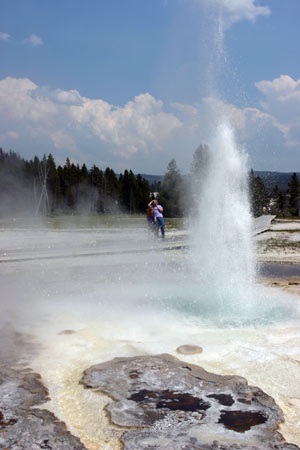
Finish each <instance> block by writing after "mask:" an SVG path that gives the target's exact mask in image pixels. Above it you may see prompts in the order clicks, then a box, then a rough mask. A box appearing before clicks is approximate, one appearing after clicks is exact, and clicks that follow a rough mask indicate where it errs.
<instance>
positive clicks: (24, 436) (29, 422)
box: [0, 366, 85, 450]
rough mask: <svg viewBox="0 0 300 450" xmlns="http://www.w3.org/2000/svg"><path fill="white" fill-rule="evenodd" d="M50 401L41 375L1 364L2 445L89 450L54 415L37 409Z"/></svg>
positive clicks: (14, 449) (14, 448)
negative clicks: (39, 405)
mask: <svg viewBox="0 0 300 450" xmlns="http://www.w3.org/2000/svg"><path fill="white" fill-rule="evenodd" d="M47 400H48V391H47V389H46V388H45V387H44V386H43V384H42V383H41V380H40V376H39V375H38V374H36V373H33V372H30V371H29V370H14V369H11V368H8V367H7V366H0V448H3V449H11V450H23V449H24V450H25V449H26V450H27V449H30V450H34V449H53V450H70V449H72V450H73V449H74V450H83V449H85V447H84V446H83V445H82V444H81V442H80V440H79V439H78V438H77V437H75V436H72V435H71V434H70V433H69V431H68V430H67V429H66V426H65V424H64V423H63V422H61V421H59V420H58V419H57V418H56V417H55V415H54V414H52V413H51V412H49V411H46V410H42V409H38V408H33V406H36V405H37V404H41V403H45V402H46V401H47Z"/></svg>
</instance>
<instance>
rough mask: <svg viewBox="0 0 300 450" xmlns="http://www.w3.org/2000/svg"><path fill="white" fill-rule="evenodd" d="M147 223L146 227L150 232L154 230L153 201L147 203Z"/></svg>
mask: <svg viewBox="0 0 300 450" xmlns="http://www.w3.org/2000/svg"><path fill="white" fill-rule="evenodd" d="M147 221H148V225H149V229H150V230H151V231H154V230H155V222H156V220H155V216H154V200H151V202H150V203H148V208H147Z"/></svg>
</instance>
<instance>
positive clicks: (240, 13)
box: [195, 0, 271, 26]
mask: <svg viewBox="0 0 300 450" xmlns="http://www.w3.org/2000/svg"><path fill="white" fill-rule="evenodd" d="M195 1H196V2H197V3H199V4H200V5H202V6H204V7H207V8H209V9H212V10H214V11H217V12H218V13H220V14H221V15H222V17H223V20H224V24H225V26H230V25H232V24H233V23H236V22H240V21H243V20H250V21H252V22H253V21H255V19H256V18H257V17H258V16H268V15H269V14H270V13H271V11H270V8H269V7H268V6H259V5H257V3H258V2H257V1H256V0H195Z"/></svg>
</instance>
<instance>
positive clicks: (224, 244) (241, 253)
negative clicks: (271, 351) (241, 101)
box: [191, 121, 255, 320]
mask: <svg viewBox="0 0 300 450" xmlns="http://www.w3.org/2000/svg"><path fill="white" fill-rule="evenodd" d="M208 157H209V159H208V163H207V167H206V170H205V171H204V173H203V175H202V177H203V180H202V184H201V187H200V189H199V190H200V192H199V193H198V196H197V199H198V208H197V210H198V216H197V217H196V218H195V219H194V220H193V221H192V224H191V228H192V237H193V239H192V247H191V249H192V264H193V266H194V271H195V273H196V274H197V279H198V282H199V286H201V291H203V292H205V293H206V294H207V293H209V296H210V299H209V300H210V301H211V302H212V303H213V304H214V307H215V309H216V311H220V313H221V314H222V315H223V316H224V315H225V316H228V313H229V316H230V317H231V318H232V317H235V318H238V317H239V318H240V319H242V320H243V319H244V318H245V316H246V315H248V314H251V309H252V306H253V299H254V297H255V293H254V283H253V281H254V278H255V258H254V249H253V238H252V235H253V232H252V217H251V214H250V208H249V201H248V189H247V158H246V155H245V154H244V153H243V152H240V151H239V149H238V148H237V145H236V143H235V140H234V135H233V131H232V129H231V128H230V126H229V125H228V124H227V123H226V122H225V121H224V122H223V123H221V125H219V127H218V128H217V133H216V137H215V138H214V139H213V141H212V142H211V144H210V152H209V155H208ZM216 315H217V316H218V313H217V312H216Z"/></svg>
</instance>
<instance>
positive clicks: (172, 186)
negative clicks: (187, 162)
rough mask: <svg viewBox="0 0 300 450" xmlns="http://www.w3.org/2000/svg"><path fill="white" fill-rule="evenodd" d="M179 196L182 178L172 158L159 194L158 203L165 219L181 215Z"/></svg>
mask: <svg viewBox="0 0 300 450" xmlns="http://www.w3.org/2000/svg"><path fill="white" fill-rule="evenodd" d="M181 195H182V178H181V175H180V172H179V170H178V167H177V164H176V161H175V159H174V158H173V159H172V160H171V161H170V162H169V164H168V167H167V171H166V173H165V176H164V179H163V182H162V187H161V191H160V193H159V203H161V204H162V206H163V208H164V215H165V216H166V217H178V216H180V215H181V214H182V207H181Z"/></svg>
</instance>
